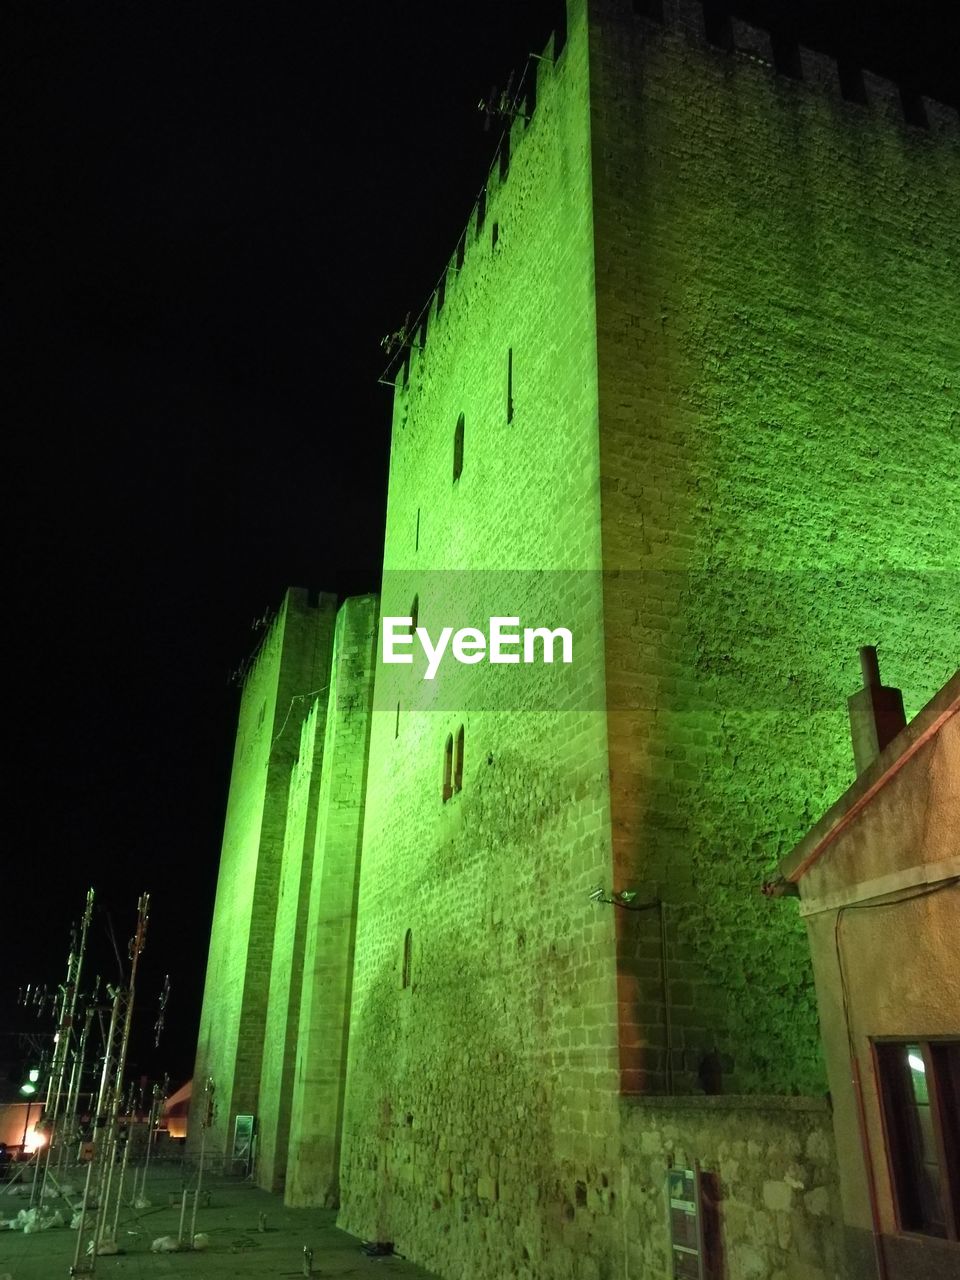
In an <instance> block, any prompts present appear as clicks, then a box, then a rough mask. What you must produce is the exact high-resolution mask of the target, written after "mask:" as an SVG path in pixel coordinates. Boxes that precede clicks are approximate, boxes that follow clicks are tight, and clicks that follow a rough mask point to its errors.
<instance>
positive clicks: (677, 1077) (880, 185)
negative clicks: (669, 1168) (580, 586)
mask: <svg viewBox="0 0 960 1280" xmlns="http://www.w3.org/2000/svg"><path fill="white" fill-rule="evenodd" d="M596 8H597V11H598V17H599V18H600V20H599V21H598V23H597V25H596V27H595V39H594V41H593V45H592V62H591V75H592V86H593V93H592V122H593V155H594V216H595V219H596V279H597V312H598V318H599V326H598V362H599V400H600V453H601V464H600V465H601V483H602V487H603V516H602V524H603V555H604V565H605V567H606V568H607V569H620V570H633V571H635V572H634V573H631V574H627V575H625V576H621V577H620V578H619V579H618V580H617V582H616V584H615V590H609V591H608V593H607V599H606V604H605V612H604V626H605V637H606V646H607V658H608V662H607V665H608V669H614V670H616V672H617V690H616V695H615V696H616V701H617V705H618V708H622V709H618V710H617V712H616V713H611V734H610V750H611V773H612V776H613V785H612V805H613V814H614V830H615V832H616V840H615V859H616V863H617V866H618V876H619V878H620V879H621V881H622V882H624V883H635V882H642V883H644V884H645V885H646V886H649V890H650V891H651V892H655V893H657V894H658V895H659V896H661V897H662V898H663V899H664V900H665V901H666V902H667V903H668V904H669V905H668V909H667V921H668V933H669V949H668V981H669V987H670V1000H671V1005H672V1009H671V1018H670V1024H671V1025H670V1031H671V1040H672V1054H671V1057H670V1061H669V1063H668V1061H667V1057H666V1053H665V1051H664V1049H665V1039H666V1019H665V1017H664V1009H663V1005H662V999H661V991H660V978H661V974H660V971H659V937H658V932H657V928H656V921H654V920H653V919H652V918H649V917H648V918H646V919H643V920H638V919H631V918H630V917H628V916H626V915H624V916H621V918H620V924H621V926H622V929H621V946H620V966H619V967H620V981H621V997H622V999H621V1014H622V1044H623V1046H624V1047H623V1055H622V1059H623V1067H624V1078H623V1083H624V1088H625V1089H627V1090H628V1091H629V1090H631V1089H641V1090H642V1089H644V1088H649V1087H651V1086H653V1087H654V1088H657V1089H662V1088H663V1087H664V1085H665V1083H666V1072H667V1069H668V1066H669V1068H671V1069H672V1076H673V1082H674V1085H675V1087H676V1088H678V1089H679V1090H681V1091H688V1090H694V1091H696V1090H697V1089H698V1088H700V1087H702V1085H703V1081H704V1079H705V1078H706V1079H708V1080H709V1086H708V1087H709V1088H711V1089H715V1090H718V1091H723V1092H727V1093H730V1092H732V1093H737V1092H764V1093H773V1092H783V1093H790V1092H798V1091H799V1092H801V1093H802V1092H816V1091H819V1090H822V1089H823V1087H824V1077H823V1071H822V1066H821V1062H820V1054H819V1046H818V1038H817V1031H816V1022H815V1006H814V1000H813V989H812V983H811V977H810V968H809V962H808V956H807V946H806V941H805V938H804V936H803V933H802V931H801V930H800V929H799V928H797V927H795V922H793V923H792V924H789V923H787V921H788V918H789V919H790V920H791V921H792V914H791V915H790V916H789V917H788V916H787V913H784V912H783V911H780V910H773V911H772V910H771V908H770V905H769V904H768V903H767V902H766V901H765V900H764V899H762V898H761V897H760V896H759V894H758V893H757V885H758V883H759V881H760V880H761V878H762V876H763V873H764V871H765V870H766V869H767V868H769V867H770V866H771V865H772V864H773V862H774V861H775V860H776V859H777V858H778V857H779V856H782V855H783V853H784V852H786V851H787V850H789V849H790V848H791V847H792V846H793V844H794V843H795V842H796V840H797V839H799V837H800V836H801V835H802V834H803V832H804V831H805V830H806V829H807V828H808V827H809V826H810V825H811V824H812V822H813V821H815V820H816V818H817V817H818V816H819V814H820V813H822V812H823V811H824V810H825V809H826V808H827V807H828V806H829V804H830V803H832V801H833V800H834V799H835V798H836V796H837V795H838V794H840V792H841V791H842V790H843V789H844V788H845V787H846V786H847V785H848V784H849V782H850V781H852V778H853V772H854V771H853V760H852V753H851V750H850V746H849V735H848V730H847V723H846V709H845V700H846V697H847V695H848V694H850V693H852V692H853V691H855V689H856V688H857V687H858V685H859V681H860V676H859V664H858V660H857V648H858V646H859V645H861V644H875V645H877V647H878V649H879V653H880V657H881V663H882V667H883V671H884V673H885V675H886V677H887V679H888V681H889V682H890V683H894V684H897V685H900V686H901V687H902V688H903V690H904V696H905V703H906V706H907V712H908V715H913V714H915V713H916V711H917V710H919V708H920V707H921V706H922V705H923V704H924V702H925V701H926V700H927V699H928V698H929V696H930V695H931V694H932V693H933V692H934V691H935V690H936V689H937V688H939V687H940V685H941V684H943V682H944V681H945V680H946V679H947V677H948V676H949V675H950V673H951V672H952V671H953V670H954V669H955V667H956V664H957V659H958V654H960V623H958V608H957V600H958V599H960V575H958V570H960V516H958V508H957V504H956V502H955V501H951V496H950V495H951V490H953V492H954V497H955V486H956V477H957V476H958V475H960V416H958V414H960V397H958V378H957V375H958V370H960V324H958V320H960V276H958V274H957V273H956V272H949V271H947V272H945V271H944V263H945V262H948V261H953V260H955V258H956V256H957V254H958V251H960V232H958V229H960V220H958V219H957V217H956V209H957V208H958V207H960V164H958V129H957V120H956V113H953V114H952V119H951V117H950V113H948V112H947V111H946V109H944V108H938V107H936V106H935V105H934V104H931V106H930V121H929V123H930V127H929V128H927V129H922V128H918V127H914V126H910V125H907V124H905V123H904V119H903V112H902V108H901V106H900V102H899V97H898V95H897V93H896V91H895V90H894V89H893V87H892V86H887V85H884V84H883V83H882V82H878V81H876V80H871V79H870V78H869V77H868V79H867V85H866V89H867V94H868V98H869V102H868V104H861V103H854V102H847V101H844V100H843V99H842V97H841V95H840V92H839V87H838V85H837V83H836V80H835V72H834V69H833V67H832V64H830V63H829V62H828V61H827V60H826V59H821V58H817V57H815V56H813V55H807V54H804V56H803V62H802V70H803V74H804V76H805V79H804V80H803V81H798V80H794V79H791V78H790V77H789V76H787V75H784V74H779V73H777V72H776V71H775V70H774V67H773V65H772V61H771V57H772V55H771V53H770V49H769V45H768V43H767V41H766V38H765V37H764V36H763V34H762V33H760V32H756V31H752V30H750V29H748V28H746V27H743V26H740V27H739V28H738V29H737V30H735V31H734V32H733V36H734V40H735V42H736V44H737V45H738V47H739V48H740V49H742V50H747V51H749V52H737V53H731V52H727V51H725V50H721V49H714V48H709V47H707V46H706V45H705V43H704V42H703V39H702V34H701V33H700V31H699V29H698V26H697V20H698V18H699V10H698V9H696V8H694V7H693V6H690V7H688V8H687V10H686V12H687V16H688V18H690V19H691V25H690V26H688V27H687V28H686V29H683V28H681V27H677V26H672V27H667V28H662V27H658V26H657V25H655V24H653V23H648V22H643V21H638V20H637V19H636V18H635V17H634V14H633V12H632V10H631V7H630V6H629V5H627V4H622V3H609V4H608V3H600V4H598V5H597V6H596Z"/></svg>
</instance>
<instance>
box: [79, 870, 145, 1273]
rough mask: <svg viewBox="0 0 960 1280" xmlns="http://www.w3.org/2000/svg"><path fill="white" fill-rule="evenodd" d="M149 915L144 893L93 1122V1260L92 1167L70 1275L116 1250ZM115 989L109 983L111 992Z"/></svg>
mask: <svg viewBox="0 0 960 1280" xmlns="http://www.w3.org/2000/svg"><path fill="white" fill-rule="evenodd" d="M149 918H150V895H149V894H148V893H144V894H141V895H140V901H139V902H138V904H137V931H136V933H135V934H134V936H133V938H132V939H131V941H130V977H129V979H128V981H127V985H126V986H125V987H118V988H116V989H115V990H114V991H113V992H112V995H113V1008H112V1010H111V1014H110V1030H109V1031H108V1033H107V1042H106V1046H105V1051H104V1059H103V1072H102V1074H101V1077H100V1092H99V1095H98V1097H97V1114H96V1121H95V1127H94V1139H93V1140H94V1160H95V1162H96V1163H97V1165H98V1166H99V1169H98V1180H97V1185H98V1195H97V1217H96V1225H95V1227H94V1232H93V1242H92V1250H91V1254H90V1258H89V1265H88V1266H85V1267H83V1268H81V1267H80V1265H79V1253H80V1242H81V1239H82V1237H83V1219H84V1214H85V1211H86V1207H87V1204H88V1201H89V1191H90V1181H91V1172H92V1167H91V1169H88V1171H87V1184H86V1187H85V1189H84V1193H83V1207H82V1209H81V1212H80V1228H79V1231H78V1236H77V1250H76V1253H75V1255H74V1262H73V1267H72V1268H71V1274H72V1275H77V1274H80V1273H81V1270H82V1271H83V1273H84V1274H88V1275H92V1274H93V1273H94V1271H95V1270H96V1260H97V1253H98V1252H99V1251H100V1250H101V1249H103V1251H104V1252H107V1251H108V1250H107V1249H105V1248H104V1246H105V1245H107V1244H110V1245H111V1246H112V1247H111V1248H110V1249H109V1252H111V1253H113V1252H116V1245H115V1242H114V1241H113V1240H112V1237H111V1236H110V1235H108V1228H107V1223H108V1220H109V1205H110V1194H111V1188H112V1183H113V1170H114V1165H115V1164H116V1150H117V1134H118V1132H119V1127H120V1105H121V1102H122V1099H123V1073H124V1069H125V1067H126V1062H127V1049H128V1048H129V1044H130V1026H131V1023H132V1021H133V1004H134V997H135V995H136V982H137V967H138V965H139V961H140V955H141V953H142V951H143V948H144V945H145V943H146V937H147V922H148V920H149ZM109 990H110V989H109V988H108V991H109Z"/></svg>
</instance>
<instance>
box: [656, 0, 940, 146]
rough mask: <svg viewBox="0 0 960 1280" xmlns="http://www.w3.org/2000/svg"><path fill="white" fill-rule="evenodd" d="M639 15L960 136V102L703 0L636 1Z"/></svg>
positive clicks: (912, 124)
mask: <svg viewBox="0 0 960 1280" xmlns="http://www.w3.org/2000/svg"><path fill="white" fill-rule="evenodd" d="M633 12H634V16H635V17H636V19H637V20H639V21H641V22H644V23H646V24H648V25H649V26H650V27H651V28H660V29H662V30H664V31H665V32H672V33H676V34H680V35H681V36H682V37H683V38H684V39H686V40H687V41H688V42H690V43H692V44H695V45H699V46H701V47H709V48H712V49H716V50H718V51H720V52H722V53H726V54H730V55H733V56H734V57H735V58H737V59H739V60H742V61H746V62H752V63H754V64H755V65H757V66H758V67H762V68H766V69H767V70H768V71H769V72H771V73H772V74H773V75H774V76H776V77H777V78H778V79H780V80H793V81H796V82H797V83H799V84H806V85H809V86H811V87H814V88H815V90H816V91H819V92H825V93H827V94H828V95H829V96H830V97H832V98H833V99H834V101H836V102H847V103H853V104H855V105H857V106H860V107H865V108H866V109H867V112H868V113H869V114H870V115H872V116H874V117H876V118H878V119H883V120H887V121H889V122H890V123H891V124H894V125H896V126H898V127H908V128H910V129H922V130H928V131H929V132H931V133H934V134H937V133H950V134H952V135H953V136H960V128H958V124H960V120H958V113H957V109H956V108H955V107H951V106H949V105H948V104H947V103H943V102H938V101H937V100H936V99H934V98H931V97H927V96H925V95H921V94H914V93H912V92H910V91H908V90H907V89H905V88H903V87H902V86H900V85H898V84H895V83H894V82H893V81H892V80H888V79H886V78H885V77H883V76H880V75H877V74H875V73H874V72H872V71H869V70H867V69H866V68H863V67H859V66H856V65H854V64H853V63H850V62H844V61H842V60H838V59H836V58H833V57H831V56H830V55H829V54H825V53H820V52H818V51H816V50H813V49H808V48H806V47H805V46H803V45H801V44H799V43H797V42H795V41H789V40H785V39H783V38H782V37H777V36H775V35H774V34H773V33H772V32H770V31H767V30H765V29H763V28H761V27H756V26H753V25H752V24H750V23H748V22H744V21H743V20H742V19H740V18H735V17H732V16H731V15H729V14H724V13H717V12H715V11H713V10H711V9H710V8H709V7H707V6H705V5H704V3H703V0H633Z"/></svg>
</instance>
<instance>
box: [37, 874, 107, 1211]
mask: <svg viewBox="0 0 960 1280" xmlns="http://www.w3.org/2000/svg"><path fill="white" fill-rule="evenodd" d="M93 897H94V895H93V890H92V889H88V890H87V901H86V906H85V907H84V911H83V920H82V922H81V925H80V940H79V942H77V941H76V938H74V940H73V943H72V945H71V947H70V954H69V955H68V956H67V980H66V982H65V983H64V985H63V987H62V988H61V992H60V999H59V1001H58V1005H59V1019H58V1025H57V1034H56V1036H55V1037H54V1050H53V1062H52V1064H51V1066H50V1083H49V1085H48V1087H47V1100H46V1102H45V1103H44V1109H43V1114H44V1119H45V1120H46V1121H48V1124H49V1134H48V1138H47V1145H46V1147H45V1148H44V1152H43V1156H42V1159H41V1169H40V1170H38V1171H37V1176H35V1177H34V1180H33V1194H32V1195H31V1203H37V1202H38V1194H37V1193H38V1191H39V1203H40V1204H42V1203H43V1197H44V1193H45V1192H46V1189H47V1175H48V1173H49V1170H50V1152H51V1150H52V1149H53V1147H54V1145H55V1143H56V1142H57V1138H58V1134H57V1121H58V1120H59V1118H60V1102H61V1100H62V1098H63V1083H64V1079H65V1077H66V1071H67V1059H68V1057H69V1055H70V1047H71V1043H72V1041H73V1020H74V1016H75V1015H76V1010H77V992H78V991H79V989H80V974H81V972H82V970H83V957H84V954H85V953H86V950H87V934H88V932H89V930H90V921H91V920H92V919H93Z"/></svg>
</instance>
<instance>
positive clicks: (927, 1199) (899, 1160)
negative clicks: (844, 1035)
mask: <svg viewBox="0 0 960 1280" xmlns="http://www.w3.org/2000/svg"><path fill="white" fill-rule="evenodd" d="M875 1048H876V1054H877V1074H878V1078H879V1082H880V1097H881V1103H882V1107H883V1120H884V1128H885V1132H886V1138H887V1146H888V1149H889V1154H890V1171H891V1174H892V1177H893V1195H894V1204H895V1207H896V1212H897V1224H898V1226H899V1228H900V1230H901V1231H916V1232H918V1233H919V1234H921V1235H927V1236H940V1237H941V1238H945V1239H948V1240H957V1239H960V1040H941V1041H937V1040H913V1041H901V1042H899V1043H890V1042H880V1043H877V1044H876V1045H875Z"/></svg>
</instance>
